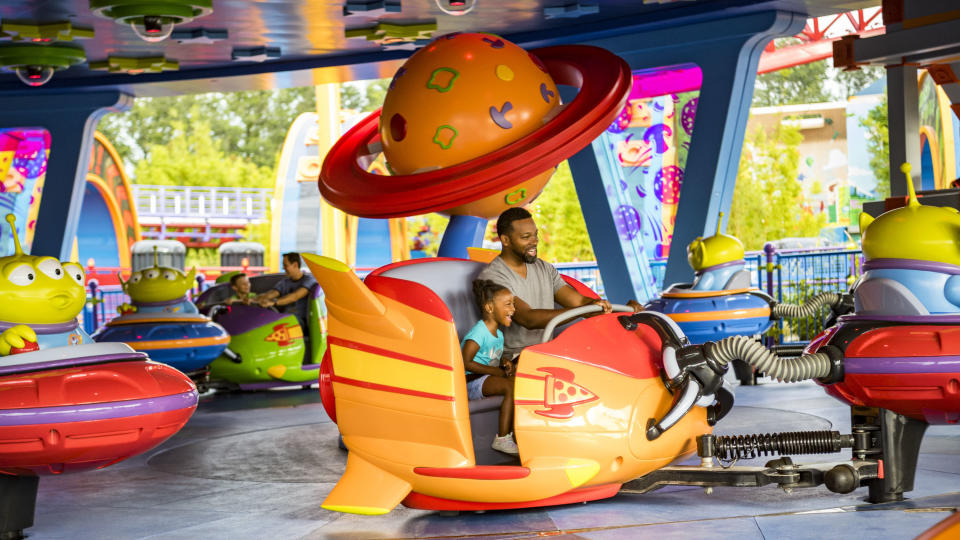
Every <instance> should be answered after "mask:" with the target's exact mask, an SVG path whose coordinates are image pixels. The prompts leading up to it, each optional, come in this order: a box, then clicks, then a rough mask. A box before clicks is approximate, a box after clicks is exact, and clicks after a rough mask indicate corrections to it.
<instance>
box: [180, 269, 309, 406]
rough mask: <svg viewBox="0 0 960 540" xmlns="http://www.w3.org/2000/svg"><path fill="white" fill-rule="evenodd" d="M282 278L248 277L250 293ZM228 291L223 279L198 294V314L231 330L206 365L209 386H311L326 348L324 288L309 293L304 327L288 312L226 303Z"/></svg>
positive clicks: (273, 283) (247, 388)
mask: <svg viewBox="0 0 960 540" xmlns="http://www.w3.org/2000/svg"><path fill="white" fill-rule="evenodd" d="M284 276H285V275H284V274H266V275H263V276H253V277H251V278H250V289H251V291H252V292H254V293H261V292H265V291H268V290H271V289H273V288H274V286H275V285H276V283H277V282H278V281H279V280H281V279H283V278H284ZM232 293H233V290H232V289H231V288H230V284H229V283H222V284H218V285H215V286H213V287H211V288H209V289H207V290H206V291H204V292H203V294H201V295H200V296H199V297H197V306H198V308H199V309H200V310H201V312H204V313H209V314H210V315H211V316H212V318H213V320H214V321H216V322H217V324H219V325H220V326H222V327H223V328H225V329H226V331H227V332H229V333H230V345H229V347H227V348H226V349H224V350H223V352H222V354H220V355H219V356H218V357H217V358H215V359H214V360H213V361H212V362H211V363H210V379H211V384H212V385H213V386H214V387H218V388H219V387H223V388H239V389H241V390H257V389H264V388H275V387H282V386H304V387H307V386H310V385H312V384H316V383H317V381H318V377H319V370H320V360H321V359H322V358H323V354H324V351H325V350H326V348H327V333H326V308H325V306H324V302H323V298H324V295H323V290H322V289H321V288H320V287H316V286H315V287H313V288H312V289H311V290H310V291H309V293H308V298H309V299H310V300H309V304H308V317H307V319H308V323H307V325H308V328H306V329H304V328H302V327H301V326H300V323H299V322H298V321H297V318H296V316H295V315H293V314H292V313H280V312H278V311H277V310H275V309H273V308H263V307H260V306H258V305H256V304H250V305H245V304H242V303H233V304H230V305H226V304H225V302H226V301H227V299H228V298H229V297H230V295H231V294H232ZM304 338H307V339H304Z"/></svg>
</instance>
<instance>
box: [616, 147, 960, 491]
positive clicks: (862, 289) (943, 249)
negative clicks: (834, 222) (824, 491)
mask: <svg viewBox="0 0 960 540" xmlns="http://www.w3.org/2000/svg"><path fill="white" fill-rule="evenodd" d="M901 170H902V171H903V172H904V173H905V174H906V175H907V186H908V191H909V202H908V204H907V206H905V207H903V208H898V209H895V210H890V211H888V212H886V213H884V214H882V215H881V216H879V217H878V218H876V219H873V218H871V217H870V216H868V215H865V214H864V215H862V217H861V223H860V228H861V231H863V233H862V234H863V236H862V242H863V253H864V257H865V259H866V263H865V264H864V270H865V273H864V274H863V276H861V278H860V279H859V280H858V282H857V283H856V284H855V285H854V287H853V297H854V311H853V313H851V314H847V315H842V316H840V317H839V319H838V322H837V324H836V325H834V326H833V327H831V328H829V329H827V330H826V331H824V332H823V333H822V334H821V335H820V336H818V337H817V338H815V339H814V340H813V341H812V342H811V343H810V345H809V346H808V347H807V349H806V351H805V353H804V354H803V355H802V356H801V357H799V358H793V359H782V358H777V357H775V356H774V354H773V353H771V352H770V351H767V350H766V349H764V348H763V346H762V345H760V344H759V343H756V342H753V341H751V340H749V339H748V338H744V337H740V336H735V337H729V338H725V339H723V340H720V341H719V342H707V343H705V344H703V345H691V346H688V347H685V348H683V349H681V350H680V351H678V352H677V356H678V358H681V359H682V360H680V361H679V364H680V367H681V375H680V376H678V377H673V378H672V381H671V384H676V383H677V382H679V381H680V380H682V378H683V375H682V373H684V372H685V371H688V370H689V369H703V368H704V366H707V367H709V369H710V370H711V371H714V372H719V371H722V370H724V369H725V366H726V365H727V364H728V362H729V361H731V360H734V359H739V360H743V361H746V362H747V363H748V364H750V365H752V366H754V367H756V368H757V369H759V370H761V371H764V372H765V373H767V374H769V375H771V376H772V377H774V378H777V379H780V380H785V381H799V380H809V379H813V380H815V381H817V382H818V383H819V384H821V385H823V386H824V389H825V390H826V392H827V393H828V394H829V395H831V396H833V397H835V398H837V399H839V400H840V401H842V402H844V403H846V404H848V405H850V410H851V424H852V433H850V434H841V433H839V432H837V431H832V432H827V431H823V432H793V433H773V434H749V435H736V436H729V437H713V436H712V435H706V436H704V437H701V438H699V439H698V454H699V455H700V456H701V458H704V459H707V460H711V461H712V460H713V459H718V460H720V461H721V463H726V464H729V463H730V462H734V461H736V460H739V459H749V458H754V457H759V456H763V455H770V454H773V455H776V454H780V455H781V456H786V457H781V458H780V459H778V460H774V461H771V462H769V463H768V464H767V466H766V467H765V468H762V469H761V468H756V467H754V468H745V467H738V466H731V467H726V468H724V469H722V470H718V468H706V467H682V466H680V467H667V468H664V469H661V470H659V471H656V472H654V473H652V474H650V475H647V476H646V477H643V478H640V479H638V480H636V481H634V482H631V483H629V484H628V487H629V488H631V489H634V490H637V491H641V492H642V491H648V490H650V489H655V488H656V487H659V486H662V485H667V484H686V485H689V484H690V483H691V482H695V483H696V485H703V486H708V485H738V486H749V485H763V484H769V483H777V484H779V485H781V486H782V487H784V488H794V487H809V486H815V485H819V484H821V483H823V484H825V485H826V486H827V488H828V489H830V490H831V491H835V492H839V493H849V492H851V491H853V490H855V489H857V488H858V487H861V486H866V487H868V495H867V500H868V501H870V502H876V503H879V502H889V501H898V500H902V499H903V495H904V493H905V492H909V491H911V490H912V489H913V485H914V477H915V474H916V466H917V456H918V454H919V451H920V443H921V441H922V439H923V434H924V432H925V431H926V429H927V427H928V426H929V425H931V424H956V423H957V422H958V421H960V392H958V382H957V381H958V380H960V362H958V360H957V358H958V355H960V241H958V238H960V236H958V233H960V213H958V211H957V210H956V209H953V208H944V207H933V206H926V205H922V204H920V203H919V201H918V200H917V197H916V193H915V192H914V188H913V183H912V180H911V178H910V174H909V172H910V166H909V164H904V165H903V166H902V167H901ZM686 359H691V360H686ZM687 366H697V367H696V368H688V367H687ZM690 373H691V375H693V371H690ZM847 448H850V449H851V453H852V459H851V460H847V461H842V462H839V463H830V464H816V465H807V466H803V465H796V464H793V463H792V460H791V458H790V457H789V455H797V454H813V453H817V454H831V453H836V452H840V451H842V450H845V449H847Z"/></svg>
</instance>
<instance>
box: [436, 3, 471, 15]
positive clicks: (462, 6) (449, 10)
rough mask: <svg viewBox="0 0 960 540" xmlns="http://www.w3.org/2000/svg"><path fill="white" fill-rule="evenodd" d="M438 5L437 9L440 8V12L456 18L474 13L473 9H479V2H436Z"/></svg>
mask: <svg viewBox="0 0 960 540" xmlns="http://www.w3.org/2000/svg"><path fill="white" fill-rule="evenodd" d="M434 1H435V2H436V3H437V7H438V8H440V11H442V12H444V13H446V14H447V15H453V16H454V17H459V16H461V15H466V14H467V13H470V12H471V11H473V8H475V7H477V0H434Z"/></svg>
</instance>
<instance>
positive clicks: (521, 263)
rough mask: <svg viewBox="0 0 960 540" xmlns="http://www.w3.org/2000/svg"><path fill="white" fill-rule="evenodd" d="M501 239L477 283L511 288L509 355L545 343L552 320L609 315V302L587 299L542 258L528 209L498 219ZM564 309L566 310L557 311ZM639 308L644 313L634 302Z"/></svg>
mask: <svg viewBox="0 0 960 540" xmlns="http://www.w3.org/2000/svg"><path fill="white" fill-rule="evenodd" d="M497 235H498V236H499V237H500V242H501V245H502V248H501V250H500V255H499V256H497V258H496V259H494V260H493V261H492V262H491V263H490V264H489V265H488V266H487V267H486V268H484V269H483V270H482V271H481V272H480V275H478V276H477V279H489V280H491V281H493V282H494V283H498V284H500V285H503V286H504V287H507V288H509V289H510V292H512V293H513V296H514V300H513V305H514V307H515V308H516V311H515V312H514V314H513V322H514V324H511V325H510V326H508V327H506V328H504V329H503V340H504V348H503V352H504V356H506V357H508V358H511V357H514V356H516V355H518V354H520V350H521V349H523V348H524V347H528V346H530V345H534V344H536V343H540V338H541V336H542V335H543V331H542V330H543V328H544V327H545V326H546V325H547V323H548V322H550V319H552V318H554V317H556V316H557V315H559V314H561V313H563V312H564V311H567V310H568V309H571V308H575V307H580V306H586V305H588V304H599V305H601V306H603V312H604V313H609V312H610V309H611V308H610V303H609V302H607V301H606V300H603V299H594V298H590V297H588V296H584V295H582V294H580V293H579V292H577V291H576V289H574V288H573V287H571V286H570V285H567V284H566V282H564V281H563V278H562V277H560V273H559V272H557V269H556V268H554V267H553V265H552V264H550V263H547V262H544V261H543V260H541V259H539V258H537V242H538V240H539V238H538V233H537V224H536V223H535V222H534V221H533V216H531V215H530V212H527V211H526V210H524V209H523V208H510V209H508V210H506V211H504V212H503V213H502V214H500V217H499V218H498V219H497ZM555 304H560V305H561V306H563V309H554V306H555ZM630 305H631V306H633V307H634V309H637V310H639V309H642V308H641V307H640V304H638V303H636V301H633V300H631V301H630Z"/></svg>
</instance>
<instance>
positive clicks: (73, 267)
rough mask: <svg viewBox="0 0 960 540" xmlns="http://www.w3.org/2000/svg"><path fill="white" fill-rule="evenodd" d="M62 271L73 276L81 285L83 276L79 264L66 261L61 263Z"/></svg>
mask: <svg viewBox="0 0 960 540" xmlns="http://www.w3.org/2000/svg"><path fill="white" fill-rule="evenodd" d="M63 271H64V273H66V274H67V275H68V276H70V277H71V278H73V280H74V281H76V282H77V283H79V284H80V285H83V277H84V275H83V268H80V265H79V264H74V263H67V264H65V265H63Z"/></svg>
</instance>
